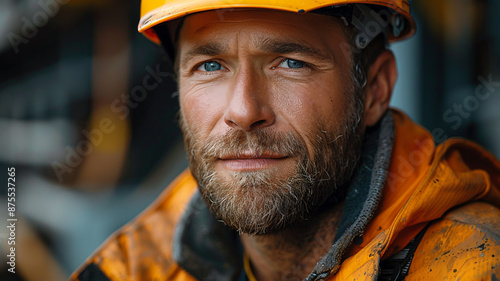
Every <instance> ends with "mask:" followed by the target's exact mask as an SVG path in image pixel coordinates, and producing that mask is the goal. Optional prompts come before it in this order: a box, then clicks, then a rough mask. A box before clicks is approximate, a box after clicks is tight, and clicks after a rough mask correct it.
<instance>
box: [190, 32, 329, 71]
mask: <svg viewBox="0 0 500 281" xmlns="http://www.w3.org/2000/svg"><path fill="white" fill-rule="evenodd" d="M256 45H257V48H258V49H259V50H261V51H263V52H266V53H273V54H292V53H297V54H303V55H308V56H313V57H316V58H319V59H328V60H334V59H333V57H332V56H329V55H327V54H325V53H324V52H322V51H320V50H318V49H316V48H313V47H311V46H308V45H306V44H304V43H297V42H292V41H284V40H278V39H271V38H266V39H264V40H262V41H260V42H259V43H257V44H256ZM227 52H229V48H228V47H227V45H223V44H220V43H218V42H207V43H204V44H201V45H198V46H196V47H194V48H192V49H190V50H189V51H188V52H187V53H186V54H185V55H184V57H183V58H182V60H181V65H185V64H186V63H187V62H188V61H190V60H191V59H192V58H194V57H196V56H218V55H221V54H224V53H227Z"/></svg>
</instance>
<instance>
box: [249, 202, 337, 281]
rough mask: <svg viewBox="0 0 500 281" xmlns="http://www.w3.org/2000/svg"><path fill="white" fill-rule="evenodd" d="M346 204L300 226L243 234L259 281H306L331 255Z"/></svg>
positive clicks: (253, 269)
mask: <svg viewBox="0 0 500 281" xmlns="http://www.w3.org/2000/svg"><path fill="white" fill-rule="evenodd" d="M341 215H342V204H339V205H337V206H336V207H335V208H334V209H332V210H329V211H327V212H324V213H323V214H321V215H318V216H317V217H316V218H314V219H311V220H308V221H306V222H303V223H302V224H300V225H297V226H294V227H290V228H287V229H283V230H281V231H279V232H277V233H272V234H265V235H248V234H242V236H241V241H242V243H243V247H244V249H245V252H246V253H247V254H248V256H249V258H250V262H251V264H252V271H253V273H254V275H255V277H256V278H257V280H259V281H268V280H303V279H305V278H306V277H307V276H308V275H309V274H310V273H311V272H312V270H313V269H314V266H315V265H316V263H317V262H318V261H319V260H320V259H321V258H322V257H323V256H324V255H325V254H326V253H327V252H328V250H329V249H330V247H331V245H332V244H333V239H334V237H335V233H336V230H337V227H338V225H339V223H340V218H341Z"/></svg>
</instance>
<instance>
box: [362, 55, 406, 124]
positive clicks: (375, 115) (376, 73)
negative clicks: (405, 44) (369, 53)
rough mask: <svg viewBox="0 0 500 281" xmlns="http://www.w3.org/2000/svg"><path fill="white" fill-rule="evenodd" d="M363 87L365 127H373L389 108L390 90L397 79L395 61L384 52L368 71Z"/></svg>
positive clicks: (392, 56)
mask: <svg viewBox="0 0 500 281" xmlns="http://www.w3.org/2000/svg"><path fill="white" fill-rule="evenodd" d="M366 78H367V79H366V81H367V83H366V86H365V112H364V121H365V122H364V124H365V126H368V127H370V126H373V125H375V124H376V123H377V122H378V121H379V120H380V118H382V115H383V114H384V113H385V111H386V110H387V108H388V107H389V102H390V101H391V96H392V90H393V89H394V85H395V84H396V80H397V79H398V70H397V67H396V59H395V57H394V54H393V53H392V51H390V50H385V51H384V52H383V53H382V54H380V55H379V56H378V57H377V59H376V60H375V61H374V62H373V63H372V65H371V66H370V68H369V69H368V73H367V77H366Z"/></svg>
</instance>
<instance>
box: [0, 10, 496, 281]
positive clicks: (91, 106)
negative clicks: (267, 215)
mask: <svg viewBox="0 0 500 281" xmlns="http://www.w3.org/2000/svg"><path fill="white" fill-rule="evenodd" d="M413 5H414V9H413V13H414V15H415V17H416V19H417V25H418V31H417V36H415V37H414V38H412V39H410V40H407V41H404V42H401V43H396V44H394V45H393V46H392V49H393V50H394V51H395V53H396V57H397V61H398V68H399V73H400V78H399V80H398V83H397V87H396V89H395V93H394V97H393V102H392V105H393V106H395V107H398V108H401V109H403V110H404V111H405V112H407V113H408V114H409V115H410V116H411V117H412V118H413V119H414V120H416V121H417V122H419V123H421V124H422V125H424V126H425V127H426V128H428V129H429V130H430V131H431V132H432V133H433V135H434V136H435V137H436V138H437V140H438V141H442V140H443V139H444V138H445V137H452V136H460V137H465V138H469V139H472V140H474V141H476V142H478V143H480V144H481V145H483V146H484V147H486V148H487V149H489V150H490V151H491V152H492V153H493V154H495V155H496V156H497V157H500V90H499V89H500V85H499V84H500V75H499V74H500V69H499V67H500V28H499V27H500V17H499V16H498V13H500V1H497V0H442V1H435V0H416V1H413ZM139 7H140V1H139V0H130V1H118V0H2V1H1V2H0V35H1V36H0V174H1V176H0V178H1V179H2V180H3V183H2V186H4V187H2V189H1V190H2V192H1V193H0V209H1V211H0V214H1V219H2V221H3V222H6V218H7V197H6V196H7V188H6V183H7V168H8V167H15V169H16V202H15V203H16V217H17V218H18V222H17V224H16V274H15V275H13V274H10V273H8V272H7V267H8V265H6V262H5V260H4V259H6V255H7V254H8V251H7V238H8V235H9V233H8V229H7V228H6V227H1V228H0V249H1V253H0V261H1V262H0V280H26V281H32V280H52V281H59V280H66V279H67V277H68V276H69V274H70V273H71V272H72V271H74V270H75V269H76V268H77V267H78V266H79V265H80V264H81V263H82V262H83V261H84V260H85V259H86V258H87V257H88V256H89V255H90V254H91V253H92V252H93V251H94V250H95V249H96V248H97V247H98V246H99V245H100V244H101V243H102V242H103V241H104V240H105V239H106V237H107V236H109V235H110V234H111V233H112V232H113V231H115V230H116V229H117V228H119V227H120V226H122V225H123V224H125V223H126V222H128V221H129V220H130V219H132V218H133V217H134V216H136V215H137V214H138V213H139V212H140V211H141V210H143V209H144V208H145V207H146V206H147V205H148V204H150V203H151V202H152V201H153V200H154V199H155V198H156V197H157V196H158V194H159V193H160V192H161V191H162V190H163V189H164V187H165V186H167V185H168V183H169V182H170V181H171V180H172V179H173V178H174V177H175V176H176V175H177V174H178V173H179V172H180V171H182V170H183V169H185V168H186V167H187V160H186V158H185V156H184V152H183V147H182V142H181V134H180V130H179V129H178V128H177V124H176V112H177V109H178V105H177V97H176V88H175V83H174V79H173V75H172V71H171V66H170V63H169V62H168V60H167V58H166V57H165V56H164V54H163V51H162V50H161V49H160V48H159V47H157V46H156V45H154V44H153V43H151V42H149V41H148V40H146V39H145V38H144V37H143V36H142V35H140V34H138V33H137V31H136V30H137V23H138V21H139Z"/></svg>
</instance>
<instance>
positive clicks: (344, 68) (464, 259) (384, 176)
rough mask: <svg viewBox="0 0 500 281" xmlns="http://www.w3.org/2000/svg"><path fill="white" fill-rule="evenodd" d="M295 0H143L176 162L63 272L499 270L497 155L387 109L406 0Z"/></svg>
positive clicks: (166, 276)
mask: <svg viewBox="0 0 500 281" xmlns="http://www.w3.org/2000/svg"><path fill="white" fill-rule="evenodd" d="M165 2H167V3H165ZM295 2H297V3H295ZM295 2H294V1H292V2H290V1H288V2H285V1H273V2H271V3H270V4H268V3H264V2H262V1H257V0H254V1H175V0H174V1H157V0H143V5H142V9H143V11H142V14H143V16H142V19H141V23H140V26H139V27H140V30H141V32H143V33H144V34H145V35H146V36H147V37H148V38H150V39H152V40H153V41H156V42H159V41H161V43H162V45H163V46H164V47H165V49H166V51H167V53H168V54H169V55H170V56H171V57H172V59H173V60H174V61H175V69H176V72H177V75H178V87H179V93H180V94H179V102H180V106H181V110H180V126H181V128H182V131H183V133H184V140H185V147H186V151H187V155H188V158H189V163H190V167H189V168H190V169H189V171H186V172H185V173H183V174H182V175H180V176H179V178H178V179H177V180H176V181H175V182H174V183H172V184H171V186H170V187H168V188H167V189H166V191H165V192H164V193H163V194H162V195H161V196H160V198H158V200H157V201H156V202H155V203H154V204H153V205H152V206H151V207H150V208H149V209H147V210H146V211H145V212H143V214H141V215H140V216H139V217H138V218H137V219H135V220H134V221H133V222H131V223H130V224H128V225H126V226H125V227H123V228H122V229H120V230H119V231H117V232H116V233H115V234H114V235H113V237H111V238H110V239H109V240H108V241H107V242H106V243H105V244H104V245H103V246H102V247H101V248H100V249H99V250H97V251H96V252H95V253H94V254H93V255H92V256H91V257H90V258H89V259H88V260H87V262H86V263H85V264H84V265H83V266H82V267H81V268H80V269H79V270H77V271H76V272H75V273H74V274H73V275H72V279H73V280H80V281H85V280H235V281H236V280H259V281H266V280H403V279H405V278H406V279H405V280H432V278H435V279H436V280H497V278H499V276H500V273H499V270H500V266H499V265H500V262H499V256H500V253H499V249H500V241H499V238H498V237H500V210H499V208H498V207H499V206H500V176H499V175H500V163H499V162H498V160H496V159H495V158H494V157H493V156H492V155H491V154H490V153H488V152H487V151H485V150H484V149H482V148H480V147H479V146H477V145H475V144H473V143H471V142H468V141H465V140H459V139H450V140H447V141H445V142H444V143H442V144H440V145H439V146H435V144H434V141H433V139H432V136H431V135H430V133H429V132H428V131H426V130H425V129H423V128H422V127H420V126H419V125H417V124H415V123H413V122H412V121H410V120H409V119H408V117H406V116H405V115H404V114H403V113H402V112H399V111H396V110H393V109H389V108H388V107H389V101H390V99H391V95H392V90H393V87H394V85H395V83H396V80H397V69H396V62H395V57H394V55H393V53H392V52H391V51H390V50H388V49H387V48H386V45H387V42H388V41H391V42H392V41H395V40H398V39H402V38H407V37H409V36H411V34H413V32H414V31H415V26H414V21H413V19H412V18H411V15H410V13H409V3H408V1H389V0H387V1H326V2H325V1H295Z"/></svg>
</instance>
